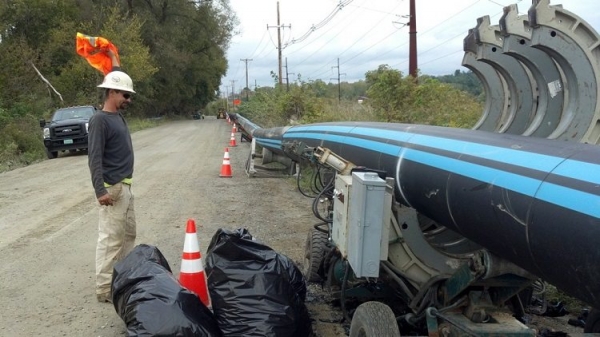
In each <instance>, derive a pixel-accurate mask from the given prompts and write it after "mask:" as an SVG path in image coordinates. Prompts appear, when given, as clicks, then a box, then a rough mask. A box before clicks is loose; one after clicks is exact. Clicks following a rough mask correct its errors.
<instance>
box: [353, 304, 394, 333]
mask: <svg viewBox="0 0 600 337" xmlns="http://www.w3.org/2000/svg"><path fill="white" fill-rule="evenodd" d="M350 337H400V329H399V328H398V322H396V317H395V316H394V313H393V312H392V309H390V307H388V306H387V305H385V304H383V303H381V302H375V301H371V302H365V303H363V304H361V305H359V306H358V308H356V311H355V312H354V316H353V317H352V323H350Z"/></svg>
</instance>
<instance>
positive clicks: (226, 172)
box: [219, 148, 231, 178]
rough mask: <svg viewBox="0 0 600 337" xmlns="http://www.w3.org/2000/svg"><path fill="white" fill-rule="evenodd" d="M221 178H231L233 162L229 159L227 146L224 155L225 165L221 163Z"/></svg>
mask: <svg viewBox="0 0 600 337" xmlns="http://www.w3.org/2000/svg"><path fill="white" fill-rule="evenodd" d="M219 177H221V178H231V162H230V161H229V148H225V154H224V155H223V165H221V174H219Z"/></svg>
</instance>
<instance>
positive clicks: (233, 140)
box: [229, 129, 237, 147]
mask: <svg viewBox="0 0 600 337" xmlns="http://www.w3.org/2000/svg"><path fill="white" fill-rule="evenodd" d="M229 146H230V147H236V146H237V144H236V142H235V133H234V132H233V129H231V138H230V139H229Z"/></svg>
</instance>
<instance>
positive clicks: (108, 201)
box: [98, 193, 113, 206]
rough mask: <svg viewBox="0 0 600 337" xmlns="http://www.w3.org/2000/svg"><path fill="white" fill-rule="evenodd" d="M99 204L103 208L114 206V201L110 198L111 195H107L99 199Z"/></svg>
mask: <svg viewBox="0 0 600 337" xmlns="http://www.w3.org/2000/svg"><path fill="white" fill-rule="evenodd" d="M98 202H99V203H100V205H102V206H112V205H113V199H112V197H111V196H110V194H108V193H106V194H105V195H103V196H100V197H98Z"/></svg>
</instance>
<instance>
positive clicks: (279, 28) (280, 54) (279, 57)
mask: <svg viewBox="0 0 600 337" xmlns="http://www.w3.org/2000/svg"><path fill="white" fill-rule="evenodd" d="M269 28H277V56H278V57H277V58H278V60H279V84H280V85H281V84H283V77H282V69H281V68H282V67H283V66H282V53H281V52H282V51H281V28H292V25H287V26H286V25H281V23H280V18H279V1H277V26H269V25H267V29H269Z"/></svg>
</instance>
